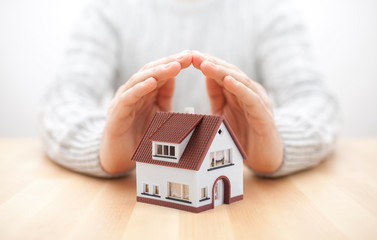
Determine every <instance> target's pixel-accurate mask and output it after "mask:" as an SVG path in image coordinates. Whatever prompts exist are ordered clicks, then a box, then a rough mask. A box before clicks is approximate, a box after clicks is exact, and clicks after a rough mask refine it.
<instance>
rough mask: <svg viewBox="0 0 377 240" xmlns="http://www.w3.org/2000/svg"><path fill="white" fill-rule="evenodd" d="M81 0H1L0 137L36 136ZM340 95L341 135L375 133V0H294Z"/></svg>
mask: <svg viewBox="0 0 377 240" xmlns="http://www.w3.org/2000/svg"><path fill="white" fill-rule="evenodd" d="M86 1H87V0H34V1H29V0H0V137H15V136H36V135H37V129H36V125H37V124H36V123H37V112H38V107H39V103H40V100H41V96H42V94H43V92H44V90H45V88H46V86H47V85H48V84H49V82H50V81H52V79H53V76H54V73H55V72H56V69H57V66H58V64H59V62H60V60H61V57H62V53H63V51H64V46H65V44H66V42H67V38H68V36H69V32H70V29H71V28H72V25H73V23H74V20H75V18H76V17H77V16H78V14H79V13H80V10H81V8H82V7H83V5H84V4H85V2H86ZM293 1H294V3H295V4H296V6H297V8H298V9H299V10H300V11H301V13H302V17H303V19H304V20H305V22H306V24H307V26H308V28H309V33H310V37H311V40H312V45H313V51H314V55H315V56H316V57H317V60H318V62H319V65H320V67H321V68H322V70H323V73H324V75H325V77H326V79H325V80H326V82H327V84H328V86H329V87H330V88H331V89H332V90H333V92H334V93H335V94H336V96H337V98H338V99H339V101H340V104H341V108H342V115H343V116H342V118H343V128H342V135H343V136H377V110H376V109H377V108H376V105H375V104H376V103H377V94H376V92H377V1H376V0H343V1H341V0H330V1H326V0H293Z"/></svg>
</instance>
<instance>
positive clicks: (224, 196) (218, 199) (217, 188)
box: [212, 176, 230, 208]
mask: <svg viewBox="0 0 377 240" xmlns="http://www.w3.org/2000/svg"><path fill="white" fill-rule="evenodd" d="M222 203H226V204H229V203H230V181H229V179H228V178H227V177H226V176H220V177H218V178H217V179H216V180H215V182H214V183H213V186H212V208H214V207H215V206H216V205H220V204H222Z"/></svg>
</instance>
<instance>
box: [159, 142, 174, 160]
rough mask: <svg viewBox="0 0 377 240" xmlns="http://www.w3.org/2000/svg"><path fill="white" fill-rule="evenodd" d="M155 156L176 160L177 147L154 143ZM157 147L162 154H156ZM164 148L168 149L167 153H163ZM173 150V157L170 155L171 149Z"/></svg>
mask: <svg viewBox="0 0 377 240" xmlns="http://www.w3.org/2000/svg"><path fill="white" fill-rule="evenodd" d="M154 145H155V155H156V156H158V157H167V158H176V157H177V147H176V146H174V145H169V144H161V143H155V144H154ZM158 146H161V151H162V153H161V154H159V153H158V150H157V149H158ZM165 147H168V152H167V153H165ZM172 148H174V155H170V152H171V149H172Z"/></svg>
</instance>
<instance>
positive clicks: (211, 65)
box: [205, 61, 217, 68]
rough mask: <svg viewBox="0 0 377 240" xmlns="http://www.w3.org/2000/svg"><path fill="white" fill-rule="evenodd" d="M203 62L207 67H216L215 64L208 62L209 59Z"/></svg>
mask: <svg viewBox="0 0 377 240" xmlns="http://www.w3.org/2000/svg"><path fill="white" fill-rule="evenodd" d="M205 63H206V64H207V65H208V66H209V67H211V68H217V66H216V65H215V64H213V63H211V62H209V61H205Z"/></svg>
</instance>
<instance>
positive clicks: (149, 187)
mask: <svg viewBox="0 0 377 240" xmlns="http://www.w3.org/2000/svg"><path fill="white" fill-rule="evenodd" d="M147 185H148V190H149V191H148V192H147V191H145V190H146V186H147ZM152 190H153V189H152ZM143 193H145V194H151V184H150V183H147V182H143Z"/></svg>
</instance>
